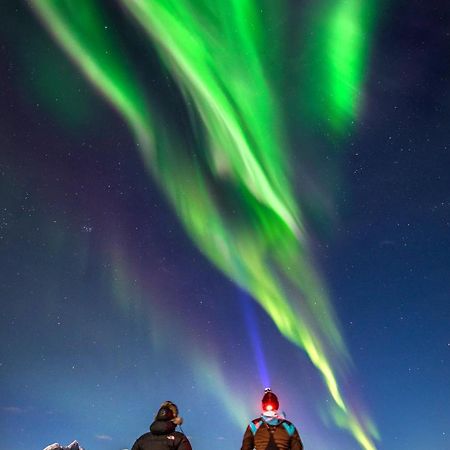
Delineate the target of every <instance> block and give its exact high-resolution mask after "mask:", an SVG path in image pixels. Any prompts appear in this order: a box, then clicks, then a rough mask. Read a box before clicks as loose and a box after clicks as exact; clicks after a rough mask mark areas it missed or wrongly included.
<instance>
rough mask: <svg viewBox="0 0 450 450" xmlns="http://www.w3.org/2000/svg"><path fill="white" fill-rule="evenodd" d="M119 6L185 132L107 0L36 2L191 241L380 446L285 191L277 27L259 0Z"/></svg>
mask: <svg viewBox="0 0 450 450" xmlns="http://www.w3.org/2000/svg"><path fill="white" fill-rule="evenodd" d="M341 2H342V4H344V3H345V4H347V3H349V2H347V1H345V0H341ZM118 3H120V4H121V6H122V7H123V9H124V11H126V12H127V14H128V15H129V16H130V17H131V18H133V19H134V20H135V21H137V22H138V23H139V24H140V25H141V27H142V29H143V30H144V32H145V33H146V34H147V36H148V38H149V40H150V41H151V45H152V48H154V49H155V50H156V52H157V54H158V56H159V58H160V60H161V62H162V64H163V65H164V67H165V68H166V70H167V71H168V72H169V73H170V76H171V77H172V79H173V80H174V81H175V82H176V84H177V85H178V87H179V89H180V92H181V93H182V95H183V98H184V102H185V107H186V108H187V109H188V113H189V120H190V124H191V128H192V130H193V131H192V135H191V136H190V137H186V136H184V137H183V136H181V135H180V133H177V132H176V130H174V129H173V128H175V125H173V124H171V123H170V122H169V121H168V120H167V118H166V117H163V114H162V113H161V111H160V109H159V108H158V107H157V106H158V105H157V102H156V101H155V102H153V100H154V99H153V98H152V96H151V95H148V89H146V88H145V87H144V86H143V83H142V82H141V81H140V79H139V77H138V76H137V75H136V74H135V72H134V71H133V67H132V64H131V63H130V61H129V58H128V57H127V55H126V53H125V51H124V50H122V49H124V48H125V45H124V43H123V42H122V41H121V40H120V36H117V35H114V33H112V32H111V31H110V30H109V29H108V27H107V26H106V25H105V19H104V17H105V11H104V10H103V9H102V6H101V5H102V4H101V2H97V1H95V0H77V1H76V2H75V1H70V0H30V4H31V7H32V8H33V9H34V11H35V12H36V13H37V14H38V15H39V17H40V18H41V20H42V21H43V22H44V24H45V25H46V26H47V28H48V29H49V31H50V32H51V33H52V35H53V36H54V38H55V39H56V40H57V42H58V43H59V44H60V45H61V46H62V48H63V49H64V50H65V51H66V53H67V54H68V55H69V56H70V58H71V59H72V60H73V61H74V63H75V64H76V65H77V66H78V67H79V68H80V69H81V71H82V72H83V73H84V75H85V76H86V77H87V78H88V79H89V80H90V82H91V83H92V84H93V85H94V86H95V87H96V89H97V90H98V91H99V92H100V93H101V94H102V95H103V96H104V97H105V98H106V99H107V100H108V101H109V102H110V104H111V105H112V106H113V107H114V108H115V109H116V110H117V111H118V112H119V113H120V114H121V115H122V117H123V118H124V119H125V121H126V122H127V124H128V126H129V127H130V129H131V130H132V132H133V134H134V136H135V139H136V142H137V145H138V148H139V150H140V152H141V155H142V157H143V159H144V161H145V164H146V165H147V167H148V168H149V170H150V171H151V173H152V174H153V176H154V177H155V179H157V180H158V182H159V185H160V186H161V189H162V190H163V191H164V192H165V193H166V195H167V197H168V199H169V200H170V202H171V203H172V205H173V207H174V208H175V210H176V212H177V214H178V217H179V219H180V221H181V222H182V224H183V225H184V227H185V229H186V230H187V232H188V233H189V235H190V236H191V238H192V239H193V240H194V241H195V243H196V244H197V245H198V247H199V248H200V249H201V251H202V252H203V253H204V254H205V255H207V257H208V258H209V259H210V260H211V261H213V262H214V264H215V265H216V266H217V267H218V268H220V270H222V271H223V272H224V273H225V274H226V275H227V276H229V277H230V278H231V279H233V280H234V281H235V282H236V283H237V284H239V285H240V286H241V287H243V288H244V289H246V290H247V291H248V292H249V293H251V295H252V296H253V297H254V298H255V299H256V300H257V301H258V302H259V303H260V305H261V306H262V307H263V308H264V310H265V311H266V312H267V313H268V314H269V315H270V317H271V318H272V319H273V321H274V323H275V324H276V326H277V328H278V329H279V331H280V332H281V333H282V334H283V336H285V337H286V338H287V339H288V340H290V341H291V342H293V343H294V344H296V345H297V346H299V347H301V348H303V349H304V350H305V351H306V353H307V355H308V356H309V358H310V359H311V361H312V363H313V364H314V365H315V366H316V367H317V369H318V370H319V372H320V374H321V376H322V377H323V380H324V382H325V385H326V386H327V388H328V391H329V393H330V395H331V398H332V399H333V402H332V403H333V405H334V406H333V407H332V408H331V411H330V414H331V416H332V417H333V418H334V420H335V423H336V424H337V425H338V426H340V427H342V428H345V429H347V430H349V432H350V433H351V434H352V435H353V436H354V438H355V439H356V440H357V441H358V443H359V444H360V446H361V448H363V449H365V450H375V448H376V447H375V444H374V442H373V438H374V437H375V438H377V433H376V431H375V429H374V427H373V426H372V425H371V422H370V420H368V419H366V418H365V415H364V414H363V413H362V412H361V411H357V410H356V409H355V408H354V407H352V405H351V404H350V403H349V402H348V400H346V398H345V395H344V393H343V389H342V387H341V382H348V376H349V371H350V368H351V360H350V357H349V355H348V353H347V351H346V348H345V344H344V342H343V339H342V337H341V334H340V331H339V328H338V325H337V321H336V318H335V315H334V312H333V309H332V306H331V304H330V302H329V300H328V296H327V293H326V290H325V288H324V283H323V282H322V281H321V279H320V277H319V275H318V273H317V271H316V270H315V269H314V267H313V264H312V263H311V254H310V251H309V249H308V242H309V238H308V235H307V232H306V229H305V225H304V219H303V217H302V215H301V213H300V211H299V208H298V206H297V205H296V202H295V200H294V195H293V192H292V190H291V188H290V183H289V177H288V171H287V161H286V160H285V153H286V152H283V149H284V148H286V139H285V136H284V135H283V127H282V125H281V123H282V122H283V118H282V112H281V111H280V107H279V105H278V104H277V98H278V96H277V92H275V89H274V88H273V85H272V83H271V80H270V67H271V65H273V64H276V61H277V59H276V58H277V55H273V54H271V53H270V48H271V47H270V42H271V40H272V39H274V36H273V35H272V36H269V35H267V32H266V30H267V23H265V21H267V20H268V18H267V17H264V16H263V14H262V10H261V3H260V2H257V1H256V0H226V1H225V0H224V1H217V2H210V1H207V0H196V1H193V0H190V1H189V0H132V1H130V0H120V1H118ZM339 3H340V2H339ZM350 3H355V1H351V2H350ZM286 5H287V4H285V6H283V3H282V2H280V4H279V6H274V5H273V3H272V5H271V6H270V10H271V14H275V13H277V9H279V12H280V14H281V10H282V9H283V8H285V7H286ZM346 11H347V12H348V17H347V16H345V14H346ZM339 14H340V17H339V19H336V20H337V22H338V23H341V22H342V23H346V21H353V20H357V15H355V14H353V13H352V8H350V7H348V9H347V7H343V8H342V9H341V8H339ZM343 15H344V17H342V16H343ZM355 27H358V24H355ZM352 36H355V37H357V36H356V35H352ZM350 41H352V39H351V36H349V37H348V38H347V39H346V40H345V45H346V46H347V51H349V52H359V51H361V50H362V48H363V47H361V46H359V45H356V44H355V43H351V42H350ZM339 51H340V52H343V51H344V49H340V50H339ZM357 58H359V55H349V56H348V57H347V60H348V61H354V60H356V59H357ZM344 64H345V61H344ZM342 67H343V66H342ZM342 67H340V68H339V67H336V64H334V63H331V64H330V67H329V70H330V71H336V79H339V80H340V82H342V81H343V80H342V77H350V76H352V77H353V72H350V71H347V70H346V69H343V68H342ZM344 82H345V80H344ZM351 82H353V80H351ZM330 88H331V87H330ZM342 97H345V95H343V96H342ZM148 98H149V99H150V100H151V101H150V102H149V101H147V99H148ZM352 101H353V100H352ZM152 102H153V103H152ZM172 114H174V113H173V112H172ZM174 122H176V120H174ZM171 125H173V127H172V128H171ZM181 134H182V133H181ZM340 380H341V382H340Z"/></svg>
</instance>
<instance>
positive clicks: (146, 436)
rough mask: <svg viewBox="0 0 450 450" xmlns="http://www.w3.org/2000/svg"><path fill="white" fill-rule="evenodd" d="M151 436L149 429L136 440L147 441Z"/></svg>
mask: <svg viewBox="0 0 450 450" xmlns="http://www.w3.org/2000/svg"><path fill="white" fill-rule="evenodd" d="M150 436H152V433H150V432H149V431H148V432H147V433H144V434H143V435H142V436H139V437H138V438H137V439H136V442H139V441H140V442H142V441H145V440H146V439H148V438H149V437H150Z"/></svg>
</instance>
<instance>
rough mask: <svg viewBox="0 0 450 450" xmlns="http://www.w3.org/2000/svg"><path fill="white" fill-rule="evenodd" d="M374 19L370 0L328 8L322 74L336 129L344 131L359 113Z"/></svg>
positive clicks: (342, 2)
mask: <svg viewBox="0 0 450 450" xmlns="http://www.w3.org/2000/svg"><path fill="white" fill-rule="evenodd" d="M373 17H374V14H373V4H372V0H340V1H338V2H336V3H335V5H333V6H331V7H330V13H329V17H328V24H327V30H326V31H325V33H326V46H325V48H324V50H325V51H326V58H325V66H324V67H323V70H324V74H325V79H326V80H325V86H324V87H325V89H328V90H329V96H330V98H329V100H330V103H329V104H328V105H327V106H328V108H330V111H331V112H330V120H331V124H332V125H333V126H334V127H335V128H336V129H341V130H342V129H343V128H345V127H346V125H347V124H348V122H349V121H351V120H354V119H356V118H357V117H358V113H359V111H360V105H361V96H362V90H363V84H364V80H365V74H366V69H367V60H368V52H369V48H370V45H369V44H370V42H369V37H370V35H371V31H370V30H371V28H372V22H373Z"/></svg>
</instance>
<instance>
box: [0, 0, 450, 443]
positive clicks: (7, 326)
mask: <svg viewBox="0 0 450 450" xmlns="http://www.w3.org/2000/svg"><path fill="white" fill-rule="evenodd" d="M10 3H11V2H10ZM422 3H423V2H420V1H408V2H406V1H396V2H392V3H391V4H390V5H386V6H385V7H384V10H383V13H382V18H381V19H380V23H379V25H378V27H377V31H376V35H375V39H374V48H373V54H372V58H371V61H370V69H369V73H368V80H367V85H366V91H365V112H364V115H363V117H361V119H360V121H358V122H357V123H355V125H354V127H353V129H351V130H350V131H349V132H348V134H347V135H346V136H344V137H343V138H342V139H340V140H339V141H338V142H336V141H333V142H330V141H329V140H327V139H324V138H323V139H321V138H320V137H319V138H318V137H317V136H313V134H314V133H312V132H311V133H309V134H308V132H304V133H303V137H302V136H296V135H295V133H293V141H298V142H296V144H298V147H299V148H301V147H302V146H303V145H305V142H304V141H302V139H307V144H308V145H309V146H312V145H313V144H315V143H317V145H318V146H319V147H320V149H321V152H320V154H319V155H318V156H317V158H316V160H315V162H314V171H313V177H314V178H315V179H316V181H317V182H318V184H321V183H320V180H321V179H323V180H324V181H323V188H324V190H325V192H327V195H328V197H327V198H328V199H329V205H328V208H329V209H330V216H331V217H332V218H333V220H332V221H331V222H329V223H331V225H328V226H326V227H324V226H322V225H321V224H320V223H318V224H317V232H316V233H315V241H314V242H315V256H316V258H317V263H318V266H319V267H320V269H321V272H322V274H323V276H324V279H325V280H326V283H327V285H328V287H329V290H330V293H331V298H332V300H333V304H334V306H335V308H336V310H337V314H338V317H339V319H340V322H341V327H342V331H343V335H344V337H345V339H346V342H347V344H348V348H349V351H350V354H351V356H352V358H353V360H354V365H355V371H354V372H355V377H354V379H353V383H354V386H353V387H354V388H355V392H354V395H355V396H359V397H361V399H362V400H361V401H362V403H364V404H365V405H366V406H367V409H368V411H369V412H370V414H371V417H372V418H373V420H374V421H375V423H376V425H377V427H378V429H379V432H380V434H381V442H380V444H379V449H381V450H406V449H415V450H422V449H423V450H425V449H427V448H434V449H435V450H449V449H450V407H449V404H450V384H449V380H450V302H449V297H450V264H449V263H450V256H449V249H450V170H449V168H450V148H449V147H450V126H449V125H448V124H449V123H450V95H449V87H450V79H449V76H450V63H449V61H450V60H449V55H450V7H449V6H446V5H444V4H443V3H442V2H426V4H422ZM439 3H441V4H440V5H439ZM1 10H2V19H1V20H2V24H3V26H2V27H1V28H0V30H1V31H0V39H1V47H0V52H1V60H2V64H1V65H0V83H1V84H0V86H1V90H0V95H1V101H0V114H1V117H2V120H1V122H0V127H1V128H0V130H1V132H0V149H1V152H0V248H1V251H0V258H1V266H0V267H1V272H0V298H1V302H2V308H1V315H0V334H1V342H2V351H1V354H0V380H1V385H0V430H1V434H2V442H1V443H0V450H8V449H15V450H25V449H29V448H35V449H39V448H43V447H45V446H46V445H48V444H50V443H52V442H55V441H59V442H61V443H64V444H68V443H69V442H70V441H71V440H73V439H75V438H76V439H78V440H79V441H80V443H81V444H82V445H83V446H85V447H86V450H92V449H99V450H103V449H104V450H120V449H126V448H130V447H131V445H132V443H133V442H134V440H135V439H136V438H137V437H138V436H139V435H140V434H142V433H144V432H145V431H146V430H147V428H148V424H149V423H150V422H151V420H152V417H153V414H154V412H155V411H156V410H157V408H158V406H159V404H160V403H161V402H162V401H164V400H167V399H170V400H173V401H174V402H176V403H178V404H179V407H180V410H181V413H182V415H183V416H184V417H185V426H184V429H185V432H186V434H188V435H189V436H190V438H191V440H192V443H193V446H194V450H206V449H209V448H211V447H213V448H216V449H218V450H222V449H223V450H228V449H230V450H231V449H232V448H239V445H240V441H241V437H242V433H243V431H244V428H245V420H250V419H251V418H252V417H253V416H256V415H257V414H258V412H259V399H260V395H261V393H262V390H263V388H264V387H265V386H264V384H265V382H266V380H265V378H266V375H265V374H263V373H262V372H264V371H263V370H262V369H261V367H267V373H268V375H267V376H268V377H269V379H270V383H271V385H272V387H273V389H274V391H275V392H277V393H278V394H279V396H280V400H281V408H282V409H283V410H285V411H286V413H287V416H288V418H290V419H291V420H293V421H294V423H295V424H296V425H298V427H299V429H300V432H301V434H302V437H303V440H304V442H305V448H306V449H316V450H354V449H355V450H356V449H357V448H358V447H357V445H356V443H355V442H354V441H353V440H352V439H351V438H350V436H349V435H348V434H347V433H345V432H344V431H341V430H338V429H336V428H335V427H333V426H330V427H327V426H325V424H324V422H323V421H322V420H321V415H322V413H321V410H322V409H323V407H324V405H326V402H327V401H328V398H327V394H326V393H325V391H324V389H323V386H322V382H321V380H320V378H319V376H318V374H317V372H316V370H315V369H314V368H313V367H312V366H311V364H310V362H309V360H308V359H307V358H306V356H305V355H304V354H303V353H302V352H301V351H300V350H298V349H297V348H296V347H294V346H293V345H292V344H290V343H289V342H287V341H286V340H285V339H283V337H282V336H281V335H280V334H279V332H278V331H277V329H276V327H275V326H274V325H273V323H272V321H271V320H270V318H269V317H268V316H267V315H266V314H265V313H264V312H263V311H262V310H261V308H260V307H259V306H258V305H257V304H256V303H255V302H253V301H252V300H251V299H249V298H248V297H247V296H246V294H245V293H243V292H241V291H240V290H239V289H238V288H237V287H236V286H234V285H233V283H232V282H231V281H230V280H228V279H227V278H225V277H224V276H223V275H222V274H220V273H219V272H218V271H217V270H216V269H215V268H214V267H212V265H211V264H210V263H209V262H208V261H207V260H206V259H205V258H204V257H203V256H202V255H201V254H200V253H199V251H198V250H197V249H196V248H195V247H194V245H193V244H192V243H191V242H190V240H189V239H188V237H187V236H186V235H185V233H184V231H183V230H182V228H181V227H180V225H179V223H178V221H177V218H176V216H175V214H174V213H173V211H172V210H171V208H170V207H169V205H168V204H167V203H166V201H165V199H164V198H163V196H162V195H161V194H160V193H159V191H158V189H157V188H156V186H155V184H154V182H153V181H152V179H151V178H149V176H148V173H147V172H146V171H145V168H144V167H143V164H142V162H141V160H140V158H139V155H138V153H137V152H136V151H135V148H134V147H135V144H134V143H133V141H132V138H131V136H130V135H129V133H128V130H127V128H126V126H125V125H124V124H123V123H122V121H121V120H120V118H119V117H117V115H115V114H114V113H113V112H112V111H110V109H109V108H108V106H107V105H106V104H105V103H104V102H103V100H102V99H101V98H100V97H99V96H98V95H97V94H95V92H94V91H93V90H91V88H90V86H89V85H88V84H87V83H86V82H85V81H84V80H83V78H82V76H81V75H80V74H79V73H78V72H77V71H76V69H75V68H74V67H73V66H72V65H71V64H70V63H69V62H68V61H67V60H66V58H65V57H64V55H63V54H62V53H61V51H60V50H59V49H58V48H57V47H56V45H55V44H54V43H53V42H52V41H51V40H50V39H49V37H48V36H47V34H46V33H45V31H44V30H43V29H42V28H41V27H40V25H39V24H38V23H37V22H36V20H35V18H34V17H33V16H32V15H31V14H30V13H29V11H28V10H27V8H26V6H25V5H24V4H20V5H18V6H17V5H15V4H14V5H13V4H11V5H9V4H8V3H7V2H6V3H5V4H4V5H3V6H2V7H1ZM138 50H139V47H138V44H135V48H134V51H138ZM149 64H154V63H149ZM49 67H50V68H51V70H49ZM55 68H56V69H55ZM144 69H145V67H143V68H142V70H143V71H144ZM58 80H63V81H58ZM165 89H167V87H166V88H165ZM169 89H170V87H169ZM168 108H170V105H169V106H168ZM67 111H70V113H67ZM303 131H305V130H303ZM299 134H301V133H299ZM304 136H308V137H306V138H305V137H304ZM330 161H331V162H330ZM294 163H295V160H294ZM330 173H333V177H331V178H330V177H329V175H330ZM336 174H337V175H336ZM330 180H333V181H330ZM315 220H316V221H317V222H320V221H318V219H317V218H316V219H312V221H311V226H312V228H314V221H315ZM249 316H250V317H253V323H254V325H255V326H254V328H253V327H250V326H249V322H248V317H249ZM251 328H252V329H251ZM255 342H256V343H257V342H259V345H260V347H259V348H258V347H255ZM261 349H262V353H261ZM261 354H262V355H263V357H261ZM352 392H353V391H352ZM242 423H244V428H243V427H242V425H241V424H242ZM211 442H212V443H213V444H211Z"/></svg>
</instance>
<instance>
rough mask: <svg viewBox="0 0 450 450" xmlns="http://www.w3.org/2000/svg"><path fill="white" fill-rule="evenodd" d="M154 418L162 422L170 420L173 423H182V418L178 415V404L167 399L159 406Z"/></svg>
mask: <svg viewBox="0 0 450 450" xmlns="http://www.w3.org/2000/svg"><path fill="white" fill-rule="evenodd" d="M155 420H157V421H162V422H168V421H171V422H173V423H174V424H175V425H181V424H182V423H183V418H182V417H180V416H179V413H178V406H177V405H175V403H173V402H171V401H169V400H167V401H165V402H164V403H163V404H162V405H161V406H160V407H159V410H158V412H157V413H156V417H155Z"/></svg>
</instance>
